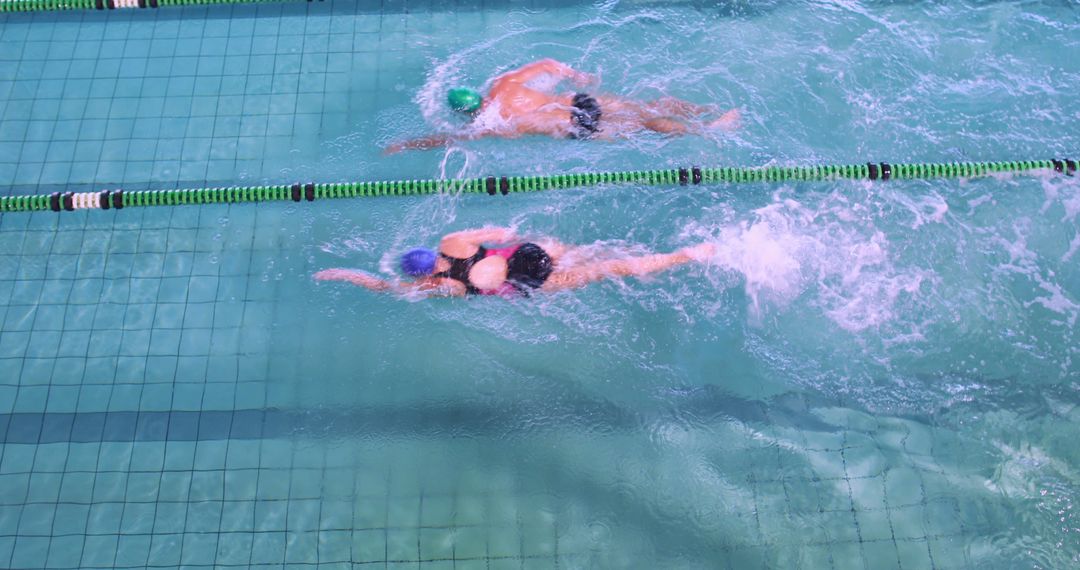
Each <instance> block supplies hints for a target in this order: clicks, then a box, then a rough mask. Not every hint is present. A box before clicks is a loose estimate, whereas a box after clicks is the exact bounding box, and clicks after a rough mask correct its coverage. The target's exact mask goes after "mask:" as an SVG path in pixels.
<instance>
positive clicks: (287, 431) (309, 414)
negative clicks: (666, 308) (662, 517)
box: [0, 386, 1080, 444]
mask: <svg viewBox="0 0 1080 570" xmlns="http://www.w3.org/2000/svg"><path fill="white" fill-rule="evenodd" d="M1050 393H1052V394H1053V395H1054V397H1055V399H1057V400H1058V401H1061V402H1069V403H1072V404H1073V405H1080V396H1077V395H1076V394H1075V393H1072V392H1071V391H1070V390H1069V389H1068V387H1064V388H1061V387H1057V388H1054V387H1041V388H1040V389H1039V390H1038V391H1037V392H1036V391H1024V392H1021V393H1011V394H1001V395H998V396H994V395H986V396H985V397H983V398H981V399H980V400H978V401H977V402H973V403H972V404H971V405H974V406H989V407H990V408H993V409H1025V410H1030V409H1032V408H1035V409H1046V411H1047V413H1049V411H1050V410H1049V408H1047V406H1048V404H1047V403H1046V401H1045V398H1044V396H1046V395H1047V394H1050ZM851 404H852V402H839V401H836V400H830V399H828V398H823V397H821V396H819V395H815V394H812V393H798V392H790V393H787V394H781V395H778V396H774V397H772V398H769V399H768V400H750V399H744V398H739V397H737V396H733V395H732V394H730V393H727V392H725V391H724V390H722V389H718V388H714V387H711V386H703V387H697V388H692V389H686V390H680V391H667V392H665V394H664V396H663V398H659V399H658V401H657V402H656V405H655V406H652V407H651V409H628V408H626V407H624V406H621V405H619V404H616V403H614V402H611V401H607V400H604V399H599V398H591V397H588V396H564V397H562V398H557V399H554V400H551V399H547V400H543V401H539V400H537V399H536V398H529V397H524V398H522V399H521V400H517V401H513V402H489V403H479V402H438V403H430V402H428V403H411V404H400V405H393V404H386V405H378V406H357V407H326V408H312V409H282V408H265V409H247V410H221V411H201V412H200V411H147V412H124V411H117V412H74V413H62V412H47V413H6V414H0V444H3V443H12V444H15V443H21V444H38V443H62V442H70V443H96V442H128V441H213V440H225V439H262V438H283V437H306V438H340V437H348V438H353V439H355V438H361V439H363V438H374V437H386V436H407V437H429V436H435V437H503V436H512V435H515V434H522V433H524V434H530V433H535V432H544V431H557V430H566V429H569V430H574V431H577V432H592V433H610V432H621V431H636V430H641V429H642V428H643V427H644V428H646V429H648V426H649V425H652V424H656V423H673V424H680V425H685V426H688V427H692V426H705V425H717V424H722V423H727V422H732V421H734V422H739V423H742V424H749V425H771V426H775V427H790V428H795V429H800V430H809V431H817V432H835V431H838V430H841V429H850V428H845V427H843V426H838V425H835V424H833V423H829V422H827V421H824V420H822V418H821V417H820V416H819V415H817V413H816V412H815V409H817V408H831V407H836V406H841V407H849V406H850V405H851ZM953 412H955V410H953ZM897 417H904V418H908V419H912V420H915V421H918V422H920V423H924V424H927V425H930V424H933V423H936V421H935V414H934V412H933V411H931V412H930V413H928V414H917V415H912V414H900V415H899V416H897Z"/></svg>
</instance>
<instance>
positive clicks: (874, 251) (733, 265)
mask: <svg viewBox="0 0 1080 570" xmlns="http://www.w3.org/2000/svg"><path fill="white" fill-rule="evenodd" d="M785 192H786V191H781V192H778V193H777V194H775V195H774V199H773V202H772V203H771V204H769V205H767V206H765V207H762V208H759V209H757V210H754V211H753V212H751V213H750V215H749V217H747V218H745V219H741V220H735V221H729V222H728V223H726V224H725V225H722V226H721V227H719V228H718V229H716V228H715V227H714V228H709V227H707V226H705V225H703V224H700V223H696V222H695V223H692V224H691V225H690V226H689V227H688V228H687V229H686V230H685V231H684V232H683V234H684V237H690V236H693V237H697V238H702V237H705V238H707V239H711V240H713V241H715V243H716V245H717V252H716V255H715V256H714V257H713V258H712V259H711V262H712V263H713V264H715V265H716V266H717V267H720V268H722V269H725V270H728V271H734V272H736V273H738V274H739V275H741V277H742V281H743V287H744V288H745V290H746V294H747V296H748V297H749V299H750V304H751V315H752V316H753V317H754V318H756V319H760V318H761V316H762V315H763V313H764V312H766V311H768V310H770V307H772V308H778V309H783V308H784V307H785V306H786V305H788V304H789V303H791V302H792V301H794V300H795V299H796V298H798V297H800V296H802V295H804V294H806V295H812V297H811V298H810V304H811V305H813V306H816V307H818V308H820V309H821V310H822V312H823V313H824V314H825V315H826V316H827V317H828V318H829V319H831V320H832V321H833V322H834V323H836V324H837V325H839V326H840V327H841V328H843V329H845V330H848V331H853V332H854V331H861V330H864V329H867V328H871V327H879V326H881V325H883V324H885V323H887V322H889V321H891V320H892V319H894V318H895V317H896V314H897V305H898V304H899V303H900V301H901V300H902V299H903V298H904V297H905V296H917V295H919V292H920V288H921V286H922V284H923V283H924V282H926V281H927V280H928V279H930V276H931V274H930V273H929V272H927V271H925V270H922V269H919V268H905V269H903V270H901V269H898V268H897V267H896V265H895V264H894V263H893V260H892V258H891V256H890V244H889V241H888V239H887V238H886V236H885V234H884V233H883V232H882V231H879V230H877V229H876V228H875V227H874V226H873V222H872V215H871V213H870V212H869V211H868V210H867V208H865V207H864V206H862V205H861V204H859V203H852V202H849V201H848V199H846V198H845V197H844V196H842V195H841V194H834V195H832V196H829V197H827V198H826V199H825V200H823V205H821V206H819V207H817V208H816V209H815V208H813V207H810V206H808V205H806V204H804V203H802V202H800V201H798V200H795V199H793V198H790V197H785V196H784V193H785ZM924 211H925V210H924ZM732 216H733V213H731V212H727V213H726V217H727V218H729V219H730V218H731V217H732ZM933 217H934V216H928V217H927V218H929V219H933ZM926 221H928V220H927V219H924V220H923V222H924V223H925V222H926Z"/></svg>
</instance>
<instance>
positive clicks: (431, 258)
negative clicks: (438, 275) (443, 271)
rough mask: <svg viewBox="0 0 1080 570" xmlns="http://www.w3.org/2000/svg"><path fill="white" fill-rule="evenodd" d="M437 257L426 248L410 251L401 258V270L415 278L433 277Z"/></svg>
mask: <svg viewBox="0 0 1080 570" xmlns="http://www.w3.org/2000/svg"><path fill="white" fill-rule="evenodd" d="M435 257H436V256H435V252H434V251H432V250H430V249H428V248H426V247H417V248H413V249H410V250H409V251H406V252H405V253H404V254H403V255H402V256H401V270H402V271H404V272H405V273H406V274H407V275H412V276H413V277H423V276H424V275H431V273H432V272H433V271H435Z"/></svg>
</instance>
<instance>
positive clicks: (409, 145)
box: [383, 131, 495, 154]
mask: <svg viewBox="0 0 1080 570" xmlns="http://www.w3.org/2000/svg"><path fill="white" fill-rule="evenodd" d="M493 134H495V133H494V132H493V131H476V132H470V133H468V134H460V135H431V136H427V137H420V138H418V139H410V140H407V141H401V142H396V143H393V144H391V145H389V146H387V147H386V148H384V149H383V154H397V153H399V152H401V151H403V150H431V149H433V148H442V147H444V146H450V145H451V144H453V143H454V142H456V141H468V140H474V139H479V138H483V137H486V136H491V135H493Z"/></svg>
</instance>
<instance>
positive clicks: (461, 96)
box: [446, 87, 484, 113]
mask: <svg viewBox="0 0 1080 570" xmlns="http://www.w3.org/2000/svg"><path fill="white" fill-rule="evenodd" d="M483 102H484V98H483V97H482V96H481V95H480V94H479V93H477V92H476V91H473V90H472V89H466V88H464V87H458V88H455V89H451V90H450V92H449V93H447V94H446V103H447V104H448V105H450V108H451V109H453V110H455V111H459V112H462V113H475V112H476V111H477V110H478V109H480V104H481V103H483Z"/></svg>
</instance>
